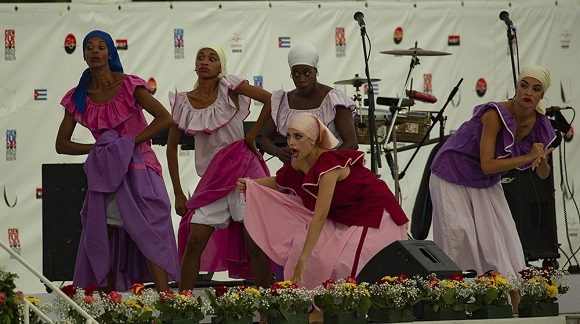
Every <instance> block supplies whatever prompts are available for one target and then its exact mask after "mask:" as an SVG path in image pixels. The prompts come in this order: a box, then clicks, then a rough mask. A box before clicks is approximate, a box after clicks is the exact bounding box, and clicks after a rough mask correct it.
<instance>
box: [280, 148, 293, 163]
mask: <svg viewBox="0 0 580 324" xmlns="http://www.w3.org/2000/svg"><path fill="white" fill-rule="evenodd" d="M276 156H277V157H278V158H279V159H280V161H282V163H284V164H285V163H290V157H291V156H292V151H290V148H289V147H279V148H277V150H276Z"/></svg>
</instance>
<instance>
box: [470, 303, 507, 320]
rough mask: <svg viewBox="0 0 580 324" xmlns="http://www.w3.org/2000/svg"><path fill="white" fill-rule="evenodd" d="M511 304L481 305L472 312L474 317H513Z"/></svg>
mask: <svg viewBox="0 0 580 324" xmlns="http://www.w3.org/2000/svg"><path fill="white" fill-rule="evenodd" d="M512 317H513V314H512V306H511V305H481V306H480V307H479V308H478V309H476V310H474V311H473V313H471V318H473V319H488V318H512Z"/></svg>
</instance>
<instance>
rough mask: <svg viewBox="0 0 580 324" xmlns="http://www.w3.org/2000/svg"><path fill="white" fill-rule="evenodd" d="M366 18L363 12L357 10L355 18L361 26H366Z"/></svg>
mask: <svg viewBox="0 0 580 324" xmlns="http://www.w3.org/2000/svg"><path fill="white" fill-rule="evenodd" d="M364 18H365V15H363V13H362V12H360V11H357V12H355V14H354V20H356V21H358V25H359V26H360V28H366V27H365V20H364Z"/></svg>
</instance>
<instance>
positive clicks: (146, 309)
mask: <svg viewBox="0 0 580 324" xmlns="http://www.w3.org/2000/svg"><path fill="white" fill-rule="evenodd" d="M143 311H144V312H152V311H153V308H151V307H149V306H145V307H143Z"/></svg>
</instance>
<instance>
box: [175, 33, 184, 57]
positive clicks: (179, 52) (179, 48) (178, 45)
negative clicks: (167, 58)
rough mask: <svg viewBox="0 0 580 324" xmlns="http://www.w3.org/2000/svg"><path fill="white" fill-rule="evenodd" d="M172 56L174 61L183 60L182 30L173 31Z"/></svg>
mask: <svg viewBox="0 0 580 324" xmlns="http://www.w3.org/2000/svg"><path fill="white" fill-rule="evenodd" d="M173 56H174V57H175V59H176V60H180V59H184V58H185V42H184V40H183V28H175V29H173Z"/></svg>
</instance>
